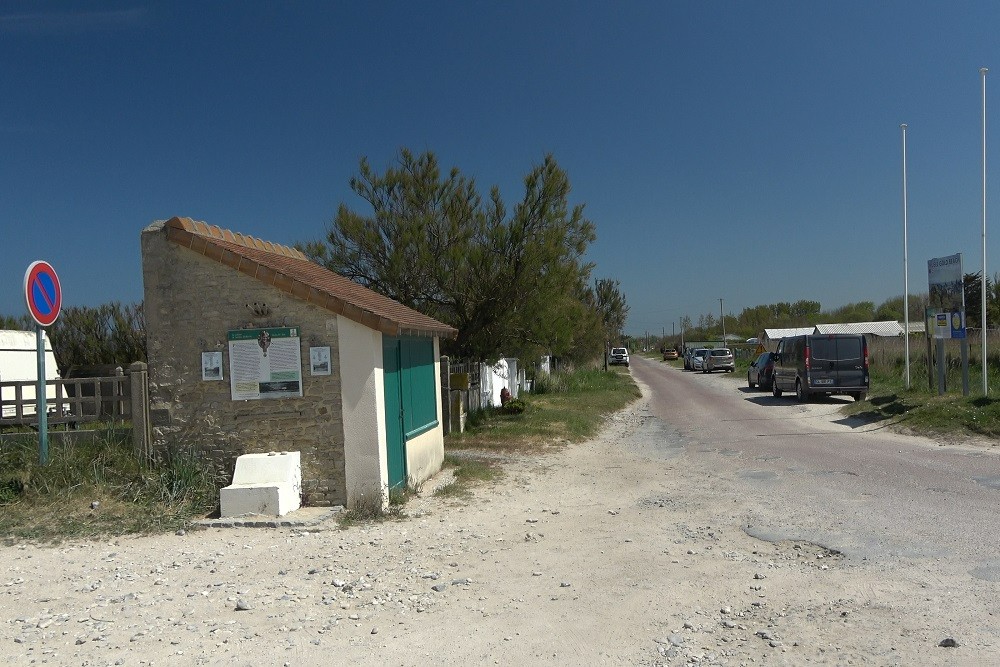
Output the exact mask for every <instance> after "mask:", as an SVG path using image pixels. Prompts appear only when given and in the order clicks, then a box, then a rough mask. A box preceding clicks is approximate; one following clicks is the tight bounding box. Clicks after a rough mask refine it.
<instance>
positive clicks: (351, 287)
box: [164, 217, 458, 338]
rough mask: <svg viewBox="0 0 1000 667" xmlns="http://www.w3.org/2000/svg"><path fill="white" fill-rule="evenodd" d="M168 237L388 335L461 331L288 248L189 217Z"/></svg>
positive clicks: (171, 227)
mask: <svg viewBox="0 0 1000 667" xmlns="http://www.w3.org/2000/svg"><path fill="white" fill-rule="evenodd" d="M164 226H165V227H166V230H167V238H168V239H170V240H171V241H173V242H174V243H177V244H178V245H181V246H184V247H185V248H188V249H190V250H193V251H195V252H197V253H200V254H202V255H204V256H205V257H208V258H210V259H214V260H216V261H217V262H220V263H222V264H225V265H226V266H229V267H231V268H233V269H236V270H237V271H239V272H240V273H244V274H246V275H248V276H252V277H254V278H256V279H257V280H260V281H261V282H264V283H266V284H268V285H271V286H273V287H275V288H276V289H279V290H281V291H283V292H287V293H288V294H291V295H292V296H295V297H297V298H299V299H302V300H303V301H308V302H309V303H312V304H315V305H317V306H320V307H321V308H326V309H327V310H329V311H330V312H333V313H337V314H338V315H343V316H344V317H346V318H348V319H351V320H354V321H355V322H358V323H360V324H363V325H365V326H367V327H369V328H371V329H375V330H377V331H381V332H382V333H384V334H388V335H390V336H402V335H411V336H413V335H416V336H444V337H447V338H454V337H455V336H456V335H457V334H458V330H457V329H455V328H454V327H451V326H448V325H447V324H444V323H442V322H438V321H437V320H435V319H434V318H433V317H428V316H427V315H424V314H423V313H419V312H417V311H416V310H413V309H412V308H409V307H407V306H404V305H403V304H401V303H399V302H398V301H393V300H392V299H390V298H389V297H386V296H383V295H381V294H379V293H378V292H374V291H372V290H370V289H368V288H367V287H362V286H361V285H359V284H357V283H355V282H353V281H351V280H349V279H347V278H345V277H344V276H341V275H339V274H337V273H334V272H333V271H330V270H329V269H326V268H324V267H322V266H320V265H319V264H316V263H315V262H312V261H310V260H309V259H308V258H307V257H306V256H305V255H304V254H302V253H301V252H300V251H298V250H296V249H294V248H289V247H288V246H283V245H278V244H276V243H270V242H268V241H261V240H260V239H256V238H253V237H251V236H244V235H243V234H237V233H234V232H231V231H229V230H227V229H221V228H219V227H216V226H214V225H208V224H205V223H204V222H197V221H195V220H191V219H190V218H176V217H175V218H171V219H170V220H167V222H166V223H165V224H164Z"/></svg>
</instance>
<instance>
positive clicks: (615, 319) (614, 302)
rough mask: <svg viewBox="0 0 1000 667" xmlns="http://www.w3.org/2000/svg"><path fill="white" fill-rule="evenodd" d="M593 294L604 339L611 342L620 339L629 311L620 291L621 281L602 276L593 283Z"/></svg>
mask: <svg viewBox="0 0 1000 667" xmlns="http://www.w3.org/2000/svg"><path fill="white" fill-rule="evenodd" d="M594 296H595V300H596V307H597V312H598V314H599V315H600V317H601V324H602V326H603V328H604V337H605V339H607V340H610V341H611V342H612V343H614V342H615V341H618V340H621V337H622V332H623V331H624V329H625V320H626V319H628V311H629V307H628V302H627V301H626V300H625V295H624V294H622V292H621V283H619V282H618V281H617V280H612V279H610V278H602V279H600V280H598V281H596V282H595V283H594Z"/></svg>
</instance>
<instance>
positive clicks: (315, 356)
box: [309, 347, 332, 375]
mask: <svg viewBox="0 0 1000 667" xmlns="http://www.w3.org/2000/svg"><path fill="white" fill-rule="evenodd" d="M309 368H310V370H311V371H312V374H313V375H329V374H330V373H331V372H332V369H331V368H330V348H328V347H310V348H309Z"/></svg>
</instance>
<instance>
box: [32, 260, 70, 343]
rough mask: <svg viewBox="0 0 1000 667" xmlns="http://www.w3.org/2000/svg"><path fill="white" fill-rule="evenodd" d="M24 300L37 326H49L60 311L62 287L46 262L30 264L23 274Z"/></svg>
mask: <svg viewBox="0 0 1000 667" xmlns="http://www.w3.org/2000/svg"><path fill="white" fill-rule="evenodd" d="M24 299H25V301H26V303H27V304H28V312H29V313H31V317H32V318H33V319H34V320H35V322H38V325H39V326H42V327H47V326H51V325H52V323H54V322H55V321H56V319H57V318H58V317H59V311H60V310H61V309H62V285H60V284H59V276H57V275H56V270H55V269H53V268H52V265H51V264H49V263H48V262H43V261H41V260H39V261H37V262H32V263H31V266H29V267H28V270H27V271H25V272H24Z"/></svg>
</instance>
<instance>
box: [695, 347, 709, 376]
mask: <svg viewBox="0 0 1000 667" xmlns="http://www.w3.org/2000/svg"><path fill="white" fill-rule="evenodd" d="M707 356H708V348H707V347H699V348H695V350H694V351H693V352H692V353H691V370H693V371H704V370H705V357H707Z"/></svg>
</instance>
